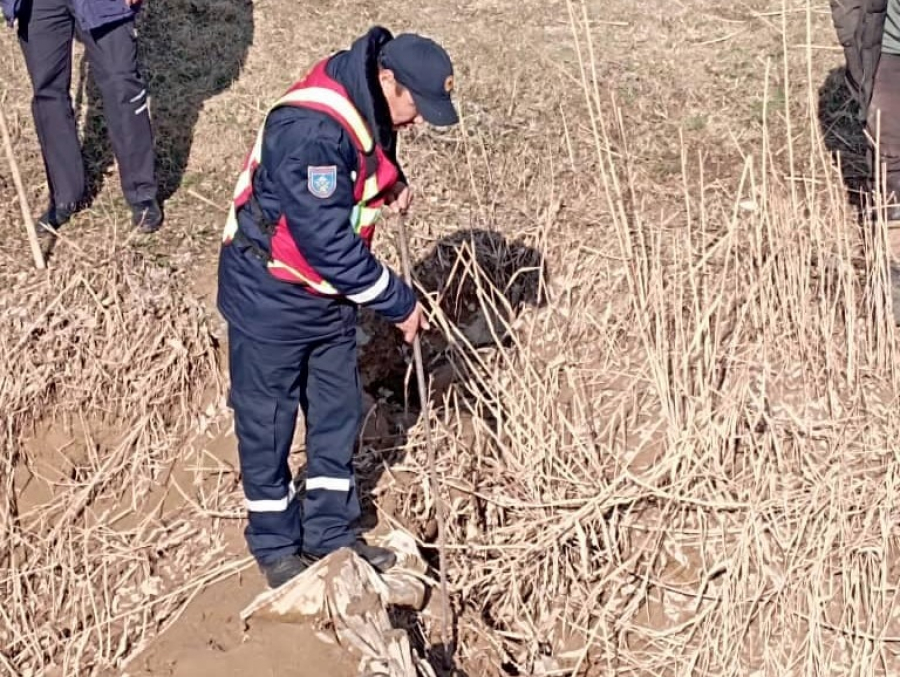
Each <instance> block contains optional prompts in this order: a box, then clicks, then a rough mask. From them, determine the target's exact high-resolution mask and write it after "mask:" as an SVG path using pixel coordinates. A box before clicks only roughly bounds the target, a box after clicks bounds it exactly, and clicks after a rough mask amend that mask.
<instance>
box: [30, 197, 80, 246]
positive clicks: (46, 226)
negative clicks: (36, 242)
mask: <svg viewBox="0 0 900 677" xmlns="http://www.w3.org/2000/svg"><path fill="white" fill-rule="evenodd" d="M76 211H78V205H76V204H60V205H57V204H53V203H52V202H51V203H50V206H49V207H47V210H46V211H45V212H44V213H43V214H41V215H40V216H39V217H37V219H36V223H35V226H36V229H37V234H38V237H39V238H41V239H42V240H46V239H48V238H53V237H54V236H55V235H56V231H57V230H58V229H59V228H61V227H62V226H64V225H66V224H67V223H68V222H69V220H70V219H71V218H72V216H73V215H74V214H75V212H76Z"/></svg>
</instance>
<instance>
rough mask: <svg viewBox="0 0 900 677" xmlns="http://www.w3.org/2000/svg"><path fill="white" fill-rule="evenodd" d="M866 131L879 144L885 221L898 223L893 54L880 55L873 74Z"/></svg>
mask: <svg viewBox="0 0 900 677" xmlns="http://www.w3.org/2000/svg"><path fill="white" fill-rule="evenodd" d="M867 131H868V133H869V136H870V137H871V138H872V139H873V140H876V141H877V142H878V148H877V152H878V158H879V161H880V165H881V170H880V171H881V172H882V173H881V177H882V180H883V181H884V185H886V190H885V192H884V197H885V199H886V200H887V205H888V209H887V212H888V214H887V217H888V220H889V221H900V56H898V55H896V54H882V55H881V60H880V61H879V63H878V70H877V71H876V73H875V87H874V90H873V92H872V103H871V105H870V106H869V116H868V121H867ZM873 179H874V172H873Z"/></svg>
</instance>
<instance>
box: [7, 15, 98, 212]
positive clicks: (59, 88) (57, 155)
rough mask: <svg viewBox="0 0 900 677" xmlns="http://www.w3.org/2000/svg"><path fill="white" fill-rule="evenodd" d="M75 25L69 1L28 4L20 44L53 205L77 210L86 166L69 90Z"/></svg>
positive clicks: (20, 34) (22, 19)
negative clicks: (70, 206) (73, 206)
mask: <svg viewBox="0 0 900 677" xmlns="http://www.w3.org/2000/svg"><path fill="white" fill-rule="evenodd" d="M74 27H75V20H74V18H73V16H72V13H71V11H70V10H69V6H68V2H67V0H26V2H25V3H24V4H23V7H22V14H21V16H20V17H19V44H20V45H21V47H22V53H23V55H24V56H25V65H26V67H27V69H28V74H29V76H30V78H31V84H32V89H33V98H32V103H31V109H32V114H33V115H34V125H35V129H36V131H37V136H38V141H39V142H40V145H41V153H42V155H43V158H44V168H45V170H46V172H47V182H48V183H49V186H50V197H51V200H52V201H53V202H54V203H55V204H57V205H73V204H75V203H77V202H79V201H80V200H81V199H82V197H83V196H84V161H83V160H82V157H81V146H80V145H79V143H78V132H77V130H76V128H75V114H74V113H73V111H72V99H71V97H70V96H69V88H70V86H71V83H72V37H73V33H74Z"/></svg>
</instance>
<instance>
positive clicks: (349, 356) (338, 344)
mask: <svg viewBox="0 0 900 677" xmlns="http://www.w3.org/2000/svg"><path fill="white" fill-rule="evenodd" d="M356 360H357V357H356V338H355V336H345V337H341V338H338V339H334V340H331V341H328V342H325V343H322V344H319V345H316V346H315V347H314V348H313V349H312V351H311V352H310V356H309V378H308V382H307V392H306V396H307V401H306V403H305V404H306V406H305V407H304V409H305V414H306V430H307V433H306V455H307V466H306V500H305V502H304V506H303V527H304V536H305V538H304V542H303V550H304V552H308V553H310V554H312V555H326V554H328V553H329V552H332V551H334V550H337V549H338V548H340V547H343V546H348V545H351V544H352V543H354V542H355V541H356V538H357V535H356V532H355V531H354V526H355V523H356V521H357V520H358V519H359V516H360V506H359V497H358V495H357V492H356V482H355V480H354V477H353V450H354V448H355V446H356V438H357V435H358V433H359V425H360V421H361V417H362V392H361V390H360V384H359V372H358V369H357V363H356Z"/></svg>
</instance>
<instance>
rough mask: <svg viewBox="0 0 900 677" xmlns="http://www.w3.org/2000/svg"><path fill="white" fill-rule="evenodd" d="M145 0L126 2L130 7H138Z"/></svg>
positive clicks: (126, 0)
mask: <svg viewBox="0 0 900 677" xmlns="http://www.w3.org/2000/svg"><path fill="white" fill-rule="evenodd" d="M144 1H145V0H125V4H126V5H128V6H129V7H137V6H138V5H140V4H142V3H143V2H144Z"/></svg>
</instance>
